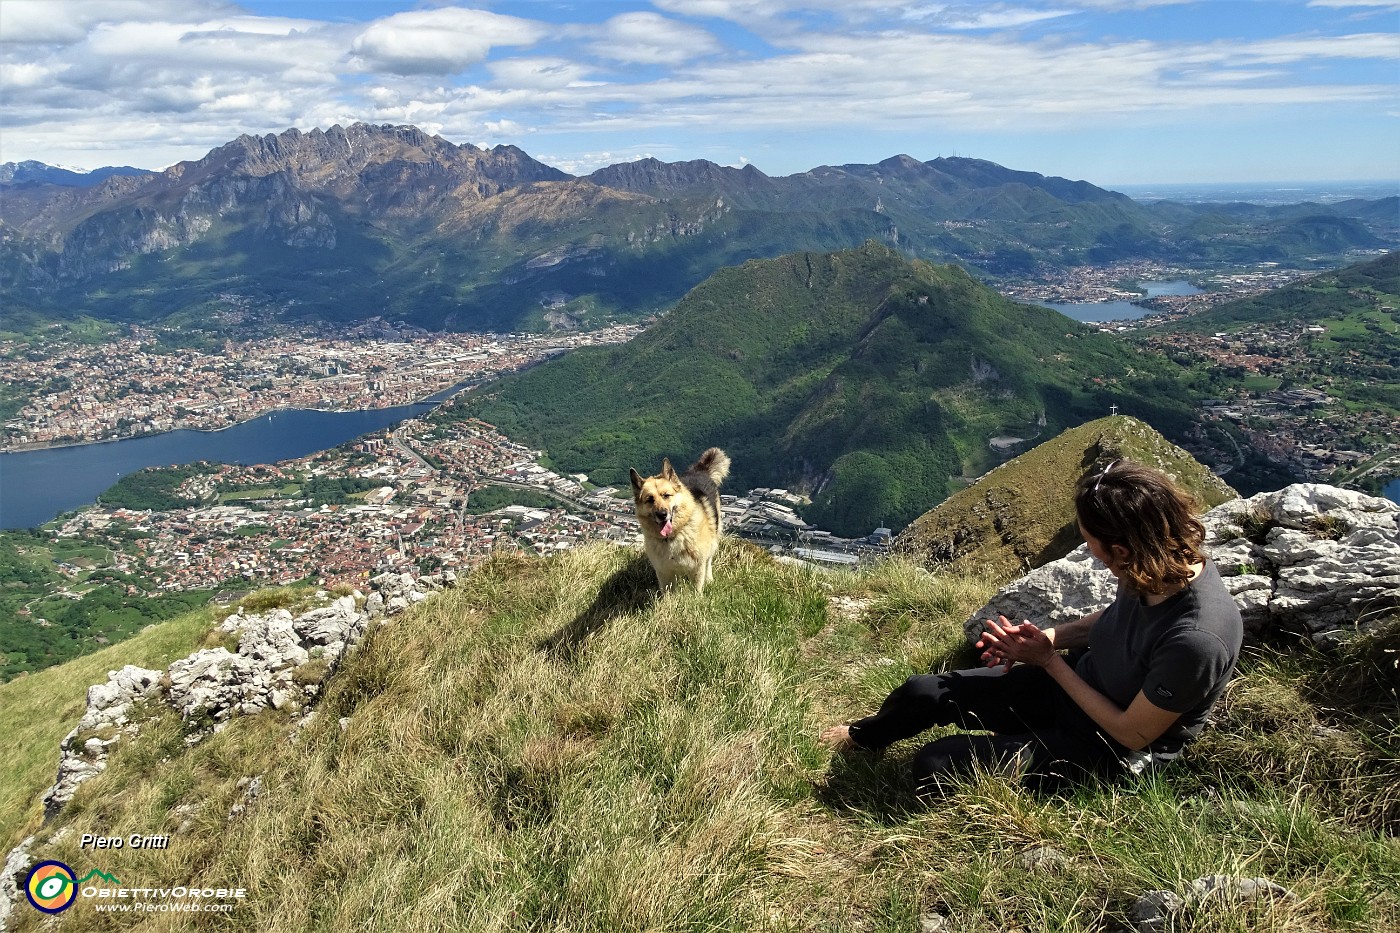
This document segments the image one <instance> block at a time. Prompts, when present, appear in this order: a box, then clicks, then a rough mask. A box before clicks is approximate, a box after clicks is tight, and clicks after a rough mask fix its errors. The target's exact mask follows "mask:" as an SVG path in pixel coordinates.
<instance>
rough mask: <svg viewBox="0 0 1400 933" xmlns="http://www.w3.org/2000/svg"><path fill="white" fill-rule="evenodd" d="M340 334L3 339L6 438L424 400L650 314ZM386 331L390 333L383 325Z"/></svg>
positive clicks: (90, 436)
mask: <svg viewBox="0 0 1400 933" xmlns="http://www.w3.org/2000/svg"><path fill="white" fill-rule="evenodd" d="M372 323H373V324H376V325H379V326H377V327H374V328H372V329H371V328H364V326H363V325H362V327H361V329H363V330H365V331H366V332H365V333H363V334H358V335H357V334H354V333H352V334H349V335H347V336H345V337H340V338H329V337H317V336H299V337H293V336H287V335H274V336H270V337H267V338H265V339H260V340H242V341H234V340H228V341H225V342H224V345H223V348H222V350H221V351H220V352H218V353H211V352H206V351H202V350H196V349H166V348H162V347H160V345H159V335H158V334H157V333H156V332H154V331H152V330H151V329H149V328H144V327H140V326H137V325H132V326H131V327H130V329H129V333H128V334H127V335H126V336H123V337H121V338H118V339H115V340H112V341H110V342H106V343H102V344H100V345H96V346H94V345H88V344H80V343H60V344H57V345H55V346H53V347H50V348H47V349H46V351H45V352H42V353H29V352H22V351H23V348H22V347H21V345H19V344H18V343H16V342H14V341H0V359H3V360H4V361H5V365H4V366H3V367H0V390H4V391H6V392H8V393H10V394H11V395H21V396H23V397H25V398H26V402H25V404H24V405H23V407H21V408H20V409H19V411H18V413H17V414H15V415H14V416H13V417H11V418H8V419H6V420H5V422H4V423H3V425H0V450H26V449H33V448H38V447H48V446H54V445H59V444H85V443H92V442H95V441H107V440H116V439H119V438H123V437H135V436H140V435H146V434H157V433H161V432H165V431H172V430H176V429H179V428H193V429H196V430H201V431H211V430H218V429H221V428H226V427H229V426H231V425H234V424H239V423H241V422H244V421H248V420H251V419H253V418H256V417H258V416H260V415H264V414H267V413H270V412H274V411H279V410H282V409H290V408H302V409H316V410H321V411H351V410H364V409H374V408H393V407H396V406H400V405H408V404H411V403H413V402H420V401H423V400H424V399H428V398H431V397H433V396H435V395H438V394H440V393H442V392H445V391H447V390H449V389H451V388H453V387H454V386H469V385H474V384H478V383H480V382H482V381H486V380H489V379H494V378H498V377H499V376H502V375H504V374H506V373H509V372H514V371H516V370H519V369H524V368H525V367H527V366H531V365H533V364H535V363H538V362H540V361H541V360H544V359H547V358H548V357H550V356H553V355H555V354H558V353H562V352H564V351H566V350H570V349H573V348H574V347H580V346H590V345H598V344H611V343H625V342H626V341H628V340H631V339H632V337H634V336H636V335H637V334H638V333H640V332H641V330H642V329H643V327H644V326H645V325H644V324H640V323H639V324H621V325H615V326H612V327H607V328H602V329H599V330H591V331H571V332H565V333H559V334H466V333H430V332H428V331H423V330H419V329H417V328H403V329H402V332H399V333H396V332H395V331H394V330H393V328H392V327H388V326H387V325H383V323H382V322H378V321H376V322H372ZM386 330H387V331H388V336H385V335H384V331H386Z"/></svg>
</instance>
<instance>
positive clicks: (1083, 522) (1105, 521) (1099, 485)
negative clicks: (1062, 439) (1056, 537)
mask: <svg viewBox="0 0 1400 933" xmlns="http://www.w3.org/2000/svg"><path fill="white" fill-rule="evenodd" d="M1074 510H1075V512H1076V513H1077V514H1078V516H1079V524H1080V526H1081V527H1082V528H1083V529H1084V530H1085V531H1086V532H1088V533H1089V534H1091V535H1093V536H1094V537H1095V538H1098V539H1099V540H1100V541H1101V542H1103V546H1104V549H1105V550H1108V549H1111V548H1112V547H1113V545H1115V544H1118V545H1122V546H1123V547H1124V548H1126V549H1127V551H1128V557H1127V559H1126V560H1125V561H1124V562H1123V564H1122V565H1121V566H1119V567H1118V568H1117V569H1118V572H1119V575H1120V578H1121V579H1122V580H1123V582H1124V583H1126V584H1128V585H1129V586H1130V587H1132V588H1133V589H1134V590H1136V591H1137V592H1139V593H1142V594H1143V595H1148V596H1151V595H1156V594H1158V593H1163V592H1166V591H1167V590H1168V589H1170V588H1172V587H1177V586H1182V585H1184V584H1185V583H1187V581H1189V580H1190V579H1191V565H1192V564H1199V563H1201V562H1202V561H1204V560H1205V557H1204V555H1203V554H1202V553H1201V545H1202V544H1203V543H1204V542H1205V537H1206V530H1205V526H1204V525H1202V524H1201V523H1200V521H1199V520H1198V519H1197V518H1196V514H1195V513H1196V512H1197V508H1196V502H1195V500H1194V499H1193V498H1192V496H1191V495H1190V494H1189V493H1186V492H1184V491H1182V490H1181V489H1178V488H1177V487H1176V485H1175V484H1173V483H1172V481H1171V480H1170V479H1169V478H1168V477H1167V475H1166V474H1165V473H1161V472H1159V471H1157V470H1153V469H1151V468H1149V467H1145V466H1143V465H1142V464H1140V463H1134V462H1132V461H1131V460H1114V461H1112V462H1111V463H1109V464H1108V465H1107V466H1105V467H1103V468H1101V469H1096V470H1091V471H1090V472H1089V473H1087V474H1085V475H1084V476H1083V477H1081V478H1080V480H1079V483H1078V485H1077V486H1076V488H1075V493H1074Z"/></svg>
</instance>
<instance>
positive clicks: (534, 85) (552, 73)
mask: <svg viewBox="0 0 1400 933" xmlns="http://www.w3.org/2000/svg"><path fill="white" fill-rule="evenodd" d="M487 67H488V68H489V69H490V70H491V74H492V76H493V77H494V78H495V83H496V84H499V85H501V86H503V87H512V88H523V89H526V90H552V89H555V88H564V87H570V86H578V85H581V84H584V83H587V79H588V76H589V74H590V72H589V69H588V68H587V67H585V66H584V65H581V64H579V63H577V62H572V61H569V60H568V59H564V58H507V59H504V60H502V61H499V62H491V63H490V64H489V65H488V66H487Z"/></svg>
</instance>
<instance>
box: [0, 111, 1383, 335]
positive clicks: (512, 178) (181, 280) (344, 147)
mask: <svg viewBox="0 0 1400 933" xmlns="http://www.w3.org/2000/svg"><path fill="white" fill-rule="evenodd" d="M1340 210H1341V213H1339V209H1337V208H1324V207H1320V206H1316V205H1314V206H1312V207H1310V208H1309V210H1308V211H1306V212H1304V213H1302V214H1300V213H1299V212H1297V211H1294V212H1285V213H1274V214H1270V213H1268V212H1267V211H1266V212H1263V213H1261V212H1259V211H1247V212H1246V211H1236V212H1232V211H1230V210H1228V209H1221V208H1219V207H1218V206H1217V207H1212V208H1211V209H1210V210H1206V209H1203V208H1196V207H1187V206H1182V205H1169V204H1168V205H1163V204H1155V205H1152V206H1150V207H1148V206H1144V205H1140V204H1137V203H1136V202H1134V201H1132V200H1131V199H1130V198H1128V197H1126V196H1124V195H1122V194H1118V193H1115V192H1111V191H1106V190H1104V189H1102V188H1098V187H1096V186H1094V185H1092V184H1090V183H1088V182H1085V181H1071V180H1069V179H1064V178H1055V177H1046V176H1042V175H1039V174H1037V173H1034V172H1024V171H1015V170H1012V169H1007V168H1004V167H1002V166H999V165H995V164H994V163H991V162H986V161H982V160H978V159H967V158H939V159H934V160H931V161H929V162H920V161H918V160H917V159H914V158H912V157H910V156H907V155H898V156H894V157H891V158H889V159H886V160H884V161H882V162H880V163H878V164H875V165H839V166H819V167H817V168H814V169H811V170H809V171H807V172H801V173H798V174H794V175H789V176H785V177H772V176H768V175H765V174H764V173H763V172H761V171H760V170H758V169H757V168H755V167H754V166H752V165H746V166H744V167H743V168H731V167H726V166H721V165H717V164H715V163H712V162H707V161H704V160H694V161H689V162H676V163H664V162H660V161H657V160H655V159H643V160H639V161H637V162H629V163H621V164H618V165H613V166H609V167H607V168H604V169H599V170H598V171H596V172H594V173H592V174H591V175H589V176H586V177H584V178H575V177H573V176H571V175H568V174H567V173H565V172H561V171H559V170H558V169H555V168H552V167H550V166H548V165H545V164H543V163H541V162H539V161H537V160H536V159H534V158H532V157H531V156H530V155H528V154H527V153H525V152H524V151H522V150H520V149H518V148H516V147H514V146H496V147H494V148H491V149H482V148H479V147H476V146H473V145H470V144H466V145H457V144H454V143H451V142H448V141H446V140H444V139H442V138H441V137H437V136H432V135H430V134H427V133H424V132H423V131H422V130H419V129H418V128H416V127H412V126H371V125H368V124H363V123H357V124H354V125H352V126H349V127H341V126H333V127H331V128H330V129H328V130H324V131H322V130H320V129H315V130H311V131H309V132H301V131H299V130H295V129H293V130H287V131H286V132H283V133H279V134H268V135H265V136H248V135H245V136H240V137H239V138H237V139H235V140H232V141H230V142H229V143H227V144H225V145H223V146H220V147H218V148H216V149H214V150H212V151H211V152H210V153H209V154H208V155H206V156H205V157H204V158H202V159H198V160H194V161H188V162H181V163H179V164H178V165H175V166H172V167H171V168H169V169H167V170H165V171H164V172H160V173H144V174H139V175H120V174H118V175H112V176H109V177H107V178H105V179H104V180H102V181H100V182H98V183H96V184H94V185H91V186H90V187H74V186H72V185H66V184H28V183H26V184H19V185H10V186H7V187H6V190H5V197H4V199H3V200H0V287H3V288H4V290H5V292H6V297H7V299H8V300H9V301H10V303H12V304H13V305H15V306H17V307H18V308H20V309H21V310H23V309H29V310H32V311H33V312H35V313H36V314H40V315H43V314H49V315H53V314H67V313H72V312H73V311H74V310H83V311H86V312H88V313H91V314H94V315H96V316H98V317H106V318H110V319H116V320H159V321H165V322H171V323H176V324H178V325H179V326H185V327H188V326H199V325H200V324H201V323H204V324H206V325H208V324H209V322H211V321H215V320H216V319H217V318H218V317H219V315H221V314H223V313H224V312H225V311H226V310H227V305H228V299H229V298H230V296H232V297H235V298H236V299H238V300H239V301H240V302H241V303H243V304H246V305H251V306H255V307H261V308H265V309H272V310H275V311H276V312H277V313H278V314H280V315H283V316H303V315H310V316H313V317H318V318H321V319H329V320H358V319H363V318H366V317H371V316H375V315H383V316H386V317H389V318H391V319H400V320H404V321H407V322H410V323H413V324H417V325H421V326H424V327H428V328H448V329H471V330H481V329H498V330H499V329H516V328H522V327H524V328H544V327H550V326H555V327H574V326H578V325H579V324H581V323H588V322H591V321H597V320H600V319H606V318H613V317H635V316H638V315H643V314H647V313H653V312H657V311H661V310H663V309H665V308H666V307H668V306H669V305H670V304H671V303H672V302H674V301H675V300H677V299H679V298H680V297H681V296H682V295H683V294H684V293H685V292H686V291H687V290H689V289H690V288H692V287H693V286H695V285H696V284H697V283H699V282H700V281H701V280H703V279H704V278H705V277H706V276H708V275H709V274H710V273H712V272H714V271H715V270H716V269H718V268H720V267H722V266H726V265H734V264H737V263H740V262H743V261H745V260H748V259H755V258H769V257H773V256H778V255H782V254H786V253H791V252H797V251H814V252H824V251H830V250H839V249H848V248H852V247H855V246H858V245H859V244H861V243H863V242H865V241H866V240H869V239H876V240H879V241H880V242H883V243H886V244H888V245H889V246H891V247H893V248H895V249H897V250H900V251H901V252H904V253H905V254H906V255H910V256H919V257H924V258H929V259H934V260H939V261H956V262H959V263H962V264H964V265H966V266H968V267H970V268H973V269H975V270H980V271H981V272H985V273H998V272H1011V271H1020V272H1026V271H1031V270H1034V269H1036V268H1039V267H1041V266H1045V265H1049V266H1060V265H1065V264H1077V263H1083V262H1102V261H1109V260H1113V259H1121V258H1128V257H1155V258H1171V257H1173V256H1195V257H1198V258H1199V257H1200V256H1208V255H1214V254H1217V253H1219V254H1224V253H1226V252H1228V253H1229V254H1230V255H1232V256H1235V257H1248V256H1250V255H1256V254H1259V253H1260V251H1261V250H1262V251H1265V252H1267V253H1268V256H1269V258H1279V257H1280V256H1283V257H1285V258H1286V257H1287V256H1289V255H1312V254H1313V253H1315V252H1316V251H1318V250H1319V249H1323V248H1325V249H1329V250H1340V249H1346V248H1350V247H1352V246H1357V245H1375V244H1376V243H1377V242H1379V241H1378V240H1377V239H1376V237H1375V236H1373V235H1372V234H1371V233H1369V232H1368V230H1367V229H1366V227H1365V224H1366V223H1372V224H1383V223H1384V220H1383V217H1378V216H1377V215H1376V213H1375V212H1374V211H1373V210H1372V209H1371V207H1370V206H1369V205H1367V204H1364V203H1362V204H1355V205H1351V206H1350V207H1347V208H1343V209H1340ZM1346 211H1350V212H1351V213H1352V214H1356V215H1358V216H1359V217H1360V218H1361V219H1355V218H1353V217H1350V216H1344V214H1345V213H1346ZM1256 228H1257V229H1260V230H1263V229H1265V228H1267V229H1268V236H1269V238H1271V240H1272V243H1271V244H1265V243H1261V242H1256V239H1257V238H1254V237H1253V236H1252V235H1251V234H1250V233H1249V231H1251V230H1255V229H1256ZM328 286H333V287H328Z"/></svg>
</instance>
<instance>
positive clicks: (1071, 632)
mask: <svg viewBox="0 0 1400 933" xmlns="http://www.w3.org/2000/svg"><path fill="white" fill-rule="evenodd" d="M1103 612H1104V611H1103V610H1102V609H1100V610H1099V611H1098V612H1091V613H1089V614H1088V615H1087V616H1080V617H1079V618H1078V619H1075V620H1074V621H1073V622H1066V623H1064V624H1063V625H1058V626H1051V627H1049V628H1043V629H1041V631H1042V632H1044V633H1045V637H1046V638H1048V639H1050V644H1052V645H1054V646H1055V650H1056V651H1061V650H1065V651H1073V650H1075V649H1076V648H1087V647H1089V633H1090V632H1091V631H1092V630H1093V628H1094V623H1095V622H1097V621H1099V617H1100V616H1102V615H1103ZM997 618H998V619H1000V620H1001V624H1002V625H1003V626H1006V625H1010V624H1011V622H1010V621H1009V620H1008V619H1007V618H1006V616H998V617H997ZM987 624H989V625H990V624H991V623H987ZM1016 624H1018V625H1020V624H1024V623H1023V622H1021V623H1016ZM977 647H978V648H981V649H982V663H983V664H985V665H986V666H987V667H996V666H997V665H998V664H1002V665H1005V666H1006V668H1007V669H1008V670H1009V669H1010V668H1011V663H1012V661H1013V660H1014V659H1013V658H1009V657H1006V656H1005V655H1004V654H1003V653H1002V651H1001V650H1000V647H1001V646H1000V644H999V643H998V642H996V641H992V640H989V639H988V638H987V637H986V635H985V633H984V634H983V637H982V638H979V639H978V640H977Z"/></svg>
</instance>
